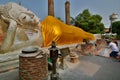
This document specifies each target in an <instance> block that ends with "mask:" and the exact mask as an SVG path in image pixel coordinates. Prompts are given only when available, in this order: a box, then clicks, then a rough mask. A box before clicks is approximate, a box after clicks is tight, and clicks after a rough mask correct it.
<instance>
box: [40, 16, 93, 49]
mask: <svg viewBox="0 0 120 80" xmlns="http://www.w3.org/2000/svg"><path fill="white" fill-rule="evenodd" d="M41 30H42V36H43V39H44V43H43V46H44V47H47V46H50V45H51V42H52V41H55V42H56V44H57V45H64V44H73V43H80V42H82V41H83V39H89V40H94V35H93V34H91V33H88V32H85V31H84V30H82V29H80V28H78V27H75V26H71V25H67V24H64V23H63V22H61V21H60V20H58V19H57V18H55V17H52V16H47V17H46V18H45V19H44V20H43V21H42V22H41Z"/></svg>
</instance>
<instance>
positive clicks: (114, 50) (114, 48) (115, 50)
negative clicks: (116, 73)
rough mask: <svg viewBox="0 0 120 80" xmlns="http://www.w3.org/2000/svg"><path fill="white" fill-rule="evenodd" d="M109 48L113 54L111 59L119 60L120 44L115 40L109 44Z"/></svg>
mask: <svg viewBox="0 0 120 80" xmlns="http://www.w3.org/2000/svg"><path fill="white" fill-rule="evenodd" d="M108 47H109V48H111V50H112V52H111V53H110V57H114V58H117V57H118V56H119V55H118V53H119V48H118V44H117V41H115V40H113V41H111V42H109V45H108Z"/></svg>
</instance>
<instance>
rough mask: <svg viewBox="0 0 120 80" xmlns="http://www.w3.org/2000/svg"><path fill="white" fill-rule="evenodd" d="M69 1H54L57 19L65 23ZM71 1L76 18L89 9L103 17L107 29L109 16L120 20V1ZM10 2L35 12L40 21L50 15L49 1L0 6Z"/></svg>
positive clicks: (1, 0)
mask: <svg viewBox="0 0 120 80" xmlns="http://www.w3.org/2000/svg"><path fill="white" fill-rule="evenodd" d="M66 1H67V0H54V11H55V12H54V13H55V17H60V18H61V19H62V20H63V21H65V2H66ZM69 1H70V16H71V17H73V18H75V17H76V16H77V15H78V14H79V13H82V12H83V10H85V9H89V12H90V13H91V14H92V15H94V14H98V15H101V16H102V22H103V23H104V25H105V27H109V26H110V20H109V16H110V15H111V14H113V13H116V14H118V19H117V20H120V0H69ZM8 2H16V3H19V2H21V3H22V6H24V7H26V8H28V9H29V10H31V11H32V12H34V13H35V14H36V15H37V16H38V17H39V18H40V20H41V21H42V20H44V19H45V17H46V16H47V15H48V0H0V4H5V3H8Z"/></svg>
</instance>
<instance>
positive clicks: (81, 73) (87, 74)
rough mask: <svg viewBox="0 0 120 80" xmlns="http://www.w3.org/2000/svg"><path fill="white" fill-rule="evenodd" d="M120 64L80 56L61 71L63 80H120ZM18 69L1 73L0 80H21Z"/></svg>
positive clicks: (94, 57)
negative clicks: (75, 61)
mask: <svg viewBox="0 0 120 80" xmlns="http://www.w3.org/2000/svg"><path fill="white" fill-rule="evenodd" d="M119 69H120V62H118V61H117V60H113V59H109V58H105V57H99V56H80V57H79V61H78V62H77V63H71V62H69V60H68V59H67V60H66V68H65V70H62V69H59V70H58V71H59V75H60V79H61V80H119V79H120V70H119ZM18 75H19V74H18V69H15V70H10V71H9V72H5V73H1V74H0V80H19V78H18Z"/></svg>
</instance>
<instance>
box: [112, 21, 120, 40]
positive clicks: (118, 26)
mask: <svg viewBox="0 0 120 80" xmlns="http://www.w3.org/2000/svg"><path fill="white" fill-rule="evenodd" d="M112 32H113V33H117V39H120V21H116V22H113V23H112Z"/></svg>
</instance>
